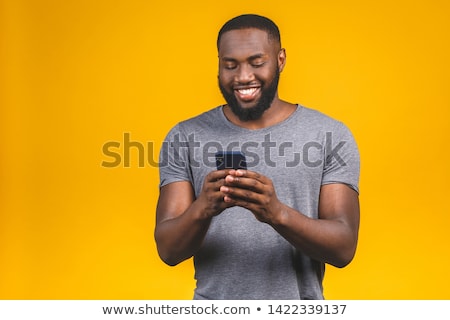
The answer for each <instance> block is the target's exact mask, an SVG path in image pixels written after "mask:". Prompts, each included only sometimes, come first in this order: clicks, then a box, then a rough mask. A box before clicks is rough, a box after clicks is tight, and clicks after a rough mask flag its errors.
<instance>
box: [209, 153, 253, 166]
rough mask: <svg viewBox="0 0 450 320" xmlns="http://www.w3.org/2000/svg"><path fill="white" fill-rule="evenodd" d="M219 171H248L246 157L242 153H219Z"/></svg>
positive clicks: (217, 160)
mask: <svg viewBox="0 0 450 320" xmlns="http://www.w3.org/2000/svg"><path fill="white" fill-rule="evenodd" d="M216 166H217V170H223V169H247V162H246V161H245V155H244V154H243V153H242V152H240V151H218V152H217V153H216Z"/></svg>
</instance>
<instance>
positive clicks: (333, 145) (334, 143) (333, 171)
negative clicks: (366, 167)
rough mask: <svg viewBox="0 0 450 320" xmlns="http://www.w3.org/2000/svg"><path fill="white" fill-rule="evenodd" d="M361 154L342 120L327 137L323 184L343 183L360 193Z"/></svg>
mask: <svg viewBox="0 0 450 320" xmlns="http://www.w3.org/2000/svg"><path fill="white" fill-rule="evenodd" d="M359 174H360V156H359V150H358V147H357V144H356V142H355V139H354V137H353V135H352V133H351V132H350V130H349V129H348V128H347V127H346V126H345V125H344V124H343V123H341V122H339V123H338V125H337V126H336V128H335V130H333V132H327V134H326V139H325V166H324V171H323V175H322V185H325V184H331V183H343V184H346V185H348V186H349V187H351V188H352V189H354V190H355V191H356V192H358V193H359Z"/></svg>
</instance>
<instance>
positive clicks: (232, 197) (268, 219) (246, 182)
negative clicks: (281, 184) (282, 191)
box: [220, 169, 283, 224]
mask: <svg viewBox="0 0 450 320" xmlns="http://www.w3.org/2000/svg"><path fill="white" fill-rule="evenodd" d="M220 191H221V192H223V193H224V194H225V196H224V201H225V202H227V203H228V204H231V205H234V206H239V207H243V208H246V209H248V210H250V211H251V212H252V213H253V214H254V215H255V217H256V219H258V220H259V221H261V222H265V223H268V224H273V223H274V222H275V221H276V220H277V219H279V218H280V215H281V214H282V212H283V204H282V203H281V202H280V201H279V200H278V197H277V194H276V192H275V188H274V186H273V183H272V180H271V179H269V178H267V177H265V176H263V175H261V174H259V173H257V172H255V171H250V170H242V169H238V170H230V171H229V173H228V175H227V176H226V177H225V185H224V186H222V187H220Z"/></svg>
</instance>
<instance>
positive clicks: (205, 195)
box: [197, 170, 232, 217]
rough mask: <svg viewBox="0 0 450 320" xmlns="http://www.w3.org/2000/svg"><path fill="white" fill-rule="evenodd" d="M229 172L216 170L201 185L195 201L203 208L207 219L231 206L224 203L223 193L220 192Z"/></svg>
mask: <svg viewBox="0 0 450 320" xmlns="http://www.w3.org/2000/svg"><path fill="white" fill-rule="evenodd" d="M228 172H229V170H218V171H212V172H210V173H209V174H208V175H207V176H206V177H205V181H204V183H203V187H202V191H201V192H200V195H199V196H198V198H197V201H198V202H199V203H201V204H202V206H203V207H204V208H205V209H204V212H205V214H206V216H207V217H213V216H216V215H218V214H220V213H221V212H222V211H223V210H225V209H226V208H228V207H231V206H232V204H231V203H229V202H225V201H224V196H225V195H224V193H223V192H222V191H221V190H220V188H221V186H223V185H224V184H225V177H226V176H227V175H228Z"/></svg>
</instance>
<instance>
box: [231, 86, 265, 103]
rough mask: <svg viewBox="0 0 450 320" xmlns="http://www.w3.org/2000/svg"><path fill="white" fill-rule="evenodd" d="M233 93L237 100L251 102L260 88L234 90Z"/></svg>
mask: <svg viewBox="0 0 450 320" xmlns="http://www.w3.org/2000/svg"><path fill="white" fill-rule="evenodd" d="M234 92H235V95H236V97H237V98H238V99H239V100H241V101H243V102H251V101H253V100H254V99H255V98H256V97H257V95H258V93H259V92H260V87H246V88H235V89H234Z"/></svg>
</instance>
